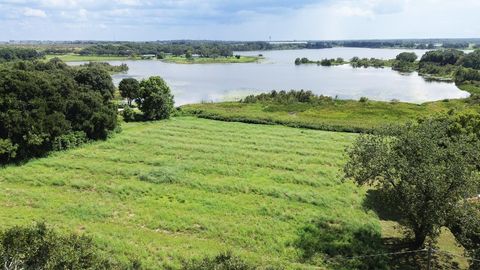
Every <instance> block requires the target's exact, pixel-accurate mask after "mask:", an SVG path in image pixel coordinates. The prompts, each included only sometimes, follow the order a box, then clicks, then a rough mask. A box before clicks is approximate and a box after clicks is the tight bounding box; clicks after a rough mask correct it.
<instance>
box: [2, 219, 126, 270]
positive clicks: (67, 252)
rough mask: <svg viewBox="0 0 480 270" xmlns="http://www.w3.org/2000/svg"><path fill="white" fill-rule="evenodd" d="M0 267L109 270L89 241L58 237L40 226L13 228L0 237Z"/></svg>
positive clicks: (90, 240)
mask: <svg viewBox="0 0 480 270" xmlns="http://www.w3.org/2000/svg"><path fill="white" fill-rule="evenodd" d="M0 264H1V265H2V266H3V267H4V269H27V270H28V269H32V270H33V269H113V268H117V267H120V265H116V264H115V263H114V262H111V261H110V260H107V259H104V258H103V257H102V256H101V255H100V254H99V251H98V250H97V248H96V247H95V245H94V244H93V242H92V239H91V238H89V237H86V236H79V235H77V234H71V235H66V236H63V235H59V234H57V233H56V232H54V231H53V230H52V229H50V228H47V226H46V225H45V224H44V223H37V224H36V225H34V226H32V227H13V228H11V229H8V230H7V231H4V232H1V233H0Z"/></svg>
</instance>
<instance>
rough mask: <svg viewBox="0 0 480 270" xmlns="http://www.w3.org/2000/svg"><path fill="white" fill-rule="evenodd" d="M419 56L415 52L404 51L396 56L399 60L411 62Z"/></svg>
mask: <svg viewBox="0 0 480 270" xmlns="http://www.w3.org/2000/svg"><path fill="white" fill-rule="evenodd" d="M417 58H418V56H417V55H416V54H415V53H414V52H402V53H400V54H399V55H397V57H395V59H396V60H398V61H404V62H410V63H413V62H415V60H417Z"/></svg>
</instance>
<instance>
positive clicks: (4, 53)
mask: <svg viewBox="0 0 480 270" xmlns="http://www.w3.org/2000/svg"><path fill="white" fill-rule="evenodd" d="M43 56H44V53H41V52H38V51H37V50H35V49H28V48H18V47H0V63H2V62H9V61H15V60H35V59H40V58H43Z"/></svg>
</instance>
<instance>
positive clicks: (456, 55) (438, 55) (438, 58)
mask: <svg viewBox="0 0 480 270" xmlns="http://www.w3.org/2000/svg"><path fill="white" fill-rule="evenodd" d="M463 55H464V53H463V51H459V50H455V49H442V50H434V51H428V52H426V53H425V54H424V55H423V56H422V58H421V59H420V64H422V63H425V62H430V63H435V64H438V65H440V66H445V65H455V64H456V63H457V62H458V60H460V58H461V57H462V56H463Z"/></svg>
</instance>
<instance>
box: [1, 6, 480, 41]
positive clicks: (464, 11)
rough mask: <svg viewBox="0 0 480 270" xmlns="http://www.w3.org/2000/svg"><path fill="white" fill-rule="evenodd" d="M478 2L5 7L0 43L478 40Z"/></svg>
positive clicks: (2, 7) (2, 8)
mask: <svg viewBox="0 0 480 270" xmlns="http://www.w3.org/2000/svg"><path fill="white" fill-rule="evenodd" d="M478 10H480V1H478V0H457V1H450V0H296V1H290V0H243V1H240V0H239V1H226V0H34V1H27V0H2V1H1V2H0V25H1V27H2V31H0V40H10V39H16V40H22V39H41V40H46V39H49V40H77V39H83V40H85V39H95V40H165V39H225V40H268V38H269V37H271V38H272V39H274V40H287V39H288V40H292V39H300V40H304V39H312V40H318V39H374V38H433V37H478V36H479V33H480V24H478V19H477V17H478V15H477V13H478Z"/></svg>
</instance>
